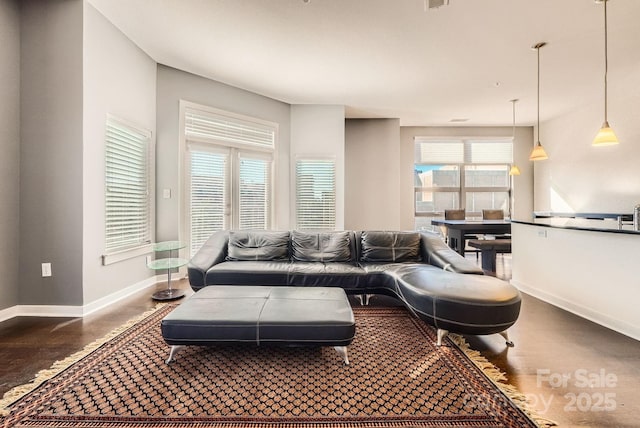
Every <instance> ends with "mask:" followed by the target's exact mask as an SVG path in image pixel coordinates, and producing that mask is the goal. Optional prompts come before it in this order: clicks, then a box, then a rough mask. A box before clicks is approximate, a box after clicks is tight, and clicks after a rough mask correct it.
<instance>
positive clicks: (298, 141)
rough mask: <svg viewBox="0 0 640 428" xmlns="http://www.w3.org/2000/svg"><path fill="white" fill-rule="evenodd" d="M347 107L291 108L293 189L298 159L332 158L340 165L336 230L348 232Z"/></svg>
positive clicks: (292, 206)
mask: <svg viewBox="0 0 640 428" xmlns="http://www.w3.org/2000/svg"><path fill="white" fill-rule="evenodd" d="M344 144H345V137H344V106H329V105H293V106H291V152H290V159H291V168H290V171H291V189H295V162H296V159H297V157H299V156H301V157H329V158H334V159H335V162H336V230H342V229H344V194H345V180H344V176H345V175H344V174H345V170H344V169H345V162H344V159H345V154H344ZM289 206H290V218H291V224H290V225H289V228H290V229H292V228H294V227H295V207H296V195H295V190H292V191H291V193H290V202H289Z"/></svg>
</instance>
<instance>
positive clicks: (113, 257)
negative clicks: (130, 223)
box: [102, 114, 155, 266]
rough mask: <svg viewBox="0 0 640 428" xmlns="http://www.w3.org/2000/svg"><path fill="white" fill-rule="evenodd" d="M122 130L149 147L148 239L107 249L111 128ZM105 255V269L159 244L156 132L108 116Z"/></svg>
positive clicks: (147, 154)
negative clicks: (157, 236) (157, 241)
mask: <svg viewBox="0 0 640 428" xmlns="http://www.w3.org/2000/svg"><path fill="white" fill-rule="evenodd" d="M110 127H115V128H120V129H121V130H123V131H124V132H129V133H131V134H139V135H141V136H142V137H143V138H142V139H141V141H142V140H144V143H145V144H146V147H145V152H146V156H145V162H146V182H147V184H146V188H147V190H146V193H147V195H146V234H145V239H142V240H140V242H138V243H136V244H132V245H121V246H117V247H110V246H108V245H107V230H108V227H109V225H108V214H107V211H108V209H109V202H108V187H109V186H108V177H107V174H108V167H107V162H108V147H109V141H108V138H109V136H108V134H109V128H110ZM104 144H105V145H104V169H105V170H104V174H103V175H104V191H103V195H104V196H103V197H104V216H105V217H104V233H105V235H104V239H103V244H104V253H103V255H102V264H103V265H104V266H106V265H110V264H112V263H116V262H119V261H122V260H127V259H130V258H133V257H137V256H140V255H143V254H148V253H150V252H151V250H152V243H153V242H154V241H155V139H154V135H153V132H152V131H150V130H148V129H146V128H144V127H142V126H140V125H138V124H135V123H133V122H131V121H128V120H126V119H122V118H120V117H118V116H115V115H112V114H107V118H106V120H105V135H104Z"/></svg>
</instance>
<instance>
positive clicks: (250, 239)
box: [227, 231, 289, 261]
mask: <svg viewBox="0 0 640 428" xmlns="http://www.w3.org/2000/svg"><path fill="white" fill-rule="evenodd" d="M288 255H289V232H270V231H269V232H267V231H231V232H229V244H228V247H227V260H260V261H267V260H286V259H287V258H288Z"/></svg>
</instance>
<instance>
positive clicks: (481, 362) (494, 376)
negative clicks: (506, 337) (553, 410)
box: [447, 334, 558, 428]
mask: <svg viewBox="0 0 640 428" xmlns="http://www.w3.org/2000/svg"><path fill="white" fill-rule="evenodd" d="M447 337H448V338H449V339H451V341H452V342H453V343H454V344H455V345H456V346H457V347H458V348H459V349H460V350H461V351H462V352H464V353H465V355H466V356H467V357H469V359H470V360H471V361H472V362H473V363H474V364H475V365H476V366H477V367H479V368H480V369H481V370H482V372H483V373H484V374H485V375H487V377H488V378H489V380H490V381H491V382H492V383H493V384H494V385H495V386H496V387H497V388H498V389H500V391H502V392H503V393H504V394H505V395H506V396H507V397H508V398H509V399H510V400H512V401H513V402H515V403H516V404H517V405H518V407H519V408H520V409H522V411H523V412H524V413H525V414H526V415H527V416H528V417H529V419H531V420H532V421H533V422H535V424H536V425H538V426H539V427H540V428H548V427H554V426H557V425H558V424H557V423H556V422H555V421H552V420H551V419H547V418H544V417H542V416H540V415H539V414H537V412H536V410H535V409H533V408H532V407H531V405H530V403H529V400H528V399H527V396H526V395H525V394H523V393H521V392H520V391H518V389H517V388H516V387H515V386H513V385H510V384H508V383H507V376H506V375H505V374H504V372H502V371H501V370H500V369H499V368H497V367H496V366H495V365H494V364H493V363H492V362H490V361H489V360H487V359H486V358H485V357H484V356H482V354H481V353H480V352H479V351H476V350H475V349H471V347H470V346H469V344H468V343H467V341H466V340H465V339H464V337H462V336H460V335H457V334H449V335H448V336H447Z"/></svg>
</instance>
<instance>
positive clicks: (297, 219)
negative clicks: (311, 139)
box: [293, 155, 337, 231]
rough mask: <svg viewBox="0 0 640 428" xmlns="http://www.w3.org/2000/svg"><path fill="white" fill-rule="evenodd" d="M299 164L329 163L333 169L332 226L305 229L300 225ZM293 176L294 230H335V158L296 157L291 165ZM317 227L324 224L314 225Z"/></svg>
mask: <svg viewBox="0 0 640 428" xmlns="http://www.w3.org/2000/svg"><path fill="white" fill-rule="evenodd" d="M301 162H310V163H312V162H321V163H329V164H331V166H332V167H333V171H332V173H333V175H332V186H333V188H332V191H333V216H332V218H331V221H332V222H333V224H332V225H330V226H329V227H306V226H304V225H301V216H300V202H301V201H300V198H299V187H298V186H299V184H300V181H299V179H298V178H299V177H298V165H299V164H300V163H301ZM293 170H294V171H293V175H294V191H295V200H296V203H295V214H294V217H295V225H296V227H295V228H296V230H306V231H333V230H336V227H337V182H336V180H337V163H336V157H335V156H305V155H298V156H296V158H295V163H294V165H293ZM323 218H324V217H323ZM316 224H317V225H321V224H324V222H321V223H316Z"/></svg>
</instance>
